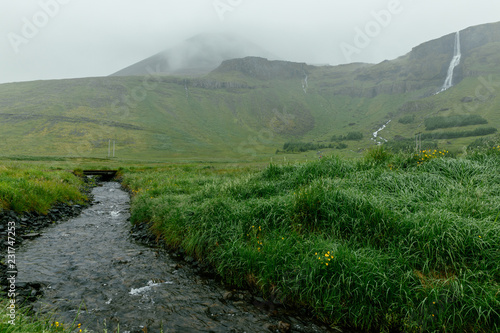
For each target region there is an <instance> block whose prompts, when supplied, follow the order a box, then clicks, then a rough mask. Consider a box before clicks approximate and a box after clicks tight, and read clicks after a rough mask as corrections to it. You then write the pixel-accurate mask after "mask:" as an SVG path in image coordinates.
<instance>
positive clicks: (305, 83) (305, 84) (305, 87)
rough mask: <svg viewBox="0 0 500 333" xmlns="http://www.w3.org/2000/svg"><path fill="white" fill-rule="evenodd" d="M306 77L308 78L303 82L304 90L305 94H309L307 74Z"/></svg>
mask: <svg viewBox="0 0 500 333" xmlns="http://www.w3.org/2000/svg"><path fill="white" fill-rule="evenodd" d="M304 75H305V76H306V77H305V79H304V81H302V90H304V93H305V94H307V88H309V84H308V83H307V78H308V76H307V74H305V73H304Z"/></svg>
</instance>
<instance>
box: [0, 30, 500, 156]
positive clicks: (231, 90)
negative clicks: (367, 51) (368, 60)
mask: <svg viewBox="0 0 500 333" xmlns="http://www.w3.org/2000/svg"><path fill="white" fill-rule="evenodd" d="M476 35H481V39H480V40H481V42H477V38H476V37H477V36H476ZM461 36H462V39H463V43H462V44H463V50H462V54H463V56H462V60H461V63H460V65H459V66H458V67H457V68H456V73H455V76H454V81H455V82H454V83H455V85H454V86H453V87H452V88H451V89H449V90H447V91H445V92H442V93H440V94H438V95H434V94H435V92H437V91H439V90H440V88H441V86H442V84H443V82H444V79H445V77H446V72H447V69H448V66H449V62H450V60H451V58H452V56H453V41H454V34H451V35H448V36H444V37H442V38H440V39H437V40H434V41H430V42H428V43H425V44H423V45H420V46H418V47H416V48H414V49H413V50H412V52H410V53H409V54H407V55H405V56H402V57H400V58H398V59H395V60H393V61H385V62H382V63H380V64H378V65H369V64H351V65H343V66H324V67H314V66H309V65H306V64H300V63H291V62H283V61H267V60H265V59H262V58H251V57H249V58H243V59H234V60H228V61H225V62H223V63H222V65H221V66H220V67H219V68H218V69H216V70H215V71H213V72H211V73H210V74H208V75H206V76H205V77H202V78H183V77H178V76H177V77H169V76H160V75H146V76H129V77H101V78H83V79H71V80H52V81H35V82H25V83H10V84H2V85H0V131H1V133H2V135H1V136H0V155H3V156H13V155H35V156H68V157H82V156H84V157H107V156H108V145H109V142H110V140H111V142H113V141H115V150H116V155H115V156H116V157H119V158H123V159H136V160H191V161H197V160H214V161H233V160H234V161H242V160H243V161H256V160H269V158H271V157H273V156H276V154H275V153H276V151H277V150H278V149H282V147H283V144H284V143H285V142H295V141H301V142H310V143H311V142H313V143H321V144H323V145H325V146H327V147H328V146H329V145H330V144H331V143H332V139H331V138H332V136H334V135H335V136H345V135H346V134H348V133H349V132H358V133H362V134H363V139H362V140H359V141H346V142H345V144H346V145H347V147H346V148H343V149H335V148H332V149H325V153H326V154H328V153H329V152H331V151H335V152H337V153H341V154H344V155H349V156H358V155H359V153H360V152H362V151H363V150H364V149H366V148H369V147H371V146H373V145H375V144H376V143H375V142H374V141H373V140H371V138H372V137H373V132H375V131H377V130H378V129H379V128H381V126H382V125H384V124H386V123H387V127H386V128H385V129H384V130H382V131H381V132H380V133H379V138H378V141H379V142H384V141H383V139H386V140H388V141H389V142H396V141H402V140H403V141H404V138H407V139H414V135H415V134H416V133H420V132H422V133H434V132H445V134H440V135H438V136H437V137H444V138H443V139H436V140H435V142H434V144H437V145H439V147H441V148H444V149H447V150H450V151H453V150H456V151H460V150H461V149H462V148H463V147H464V146H467V145H468V144H470V143H471V142H473V141H474V140H476V139H477V138H478V136H477V135H475V136H470V135H471V134H478V133H479V134H481V133H483V132H482V130H479V131H477V129H478V128H490V130H489V131H490V132H492V131H494V130H492V129H491V128H494V129H498V128H500V112H499V110H500V100H499V99H498V98H497V95H498V91H499V90H500V66H498V64H499V63H500V24H499V23H496V24H489V25H484V26H479V27H473V28H469V29H466V30H464V31H462V32H461ZM471 115H474V116H480V117H481V118H482V119H484V120H485V121H486V122H484V121H483V123H481V124H479V123H477V124H471V125H465V126H464V125H463V124H460V125H461V126H460V127H447V128H439V129H433V130H427V129H426V126H425V122H426V119H427V118H432V117H455V116H464V117H465V116H471ZM389 120H390V122H389V123H388V121H389ZM447 132H453V133H456V132H463V133H461V134H459V136H460V135H462V136H463V135H469V136H467V137H456V135H448V134H446V133H447ZM490 132H488V131H486V132H484V133H490ZM464 133H465V134H464ZM380 137H382V138H383V139H381V138H380ZM435 137H436V136H435ZM111 146H112V145H111ZM332 146H333V147H335V144H333V145H332ZM278 156H280V155H278ZM293 156H295V157H296V158H315V156H316V152H315V151H312V152H306V153H303V154H300V155H293Z"/></svg>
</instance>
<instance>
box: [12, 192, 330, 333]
mask: <svg viewBox="0 0 500 333" xmlns="http://www.w3.org/2000/svg"><path fill="white" fill-rule="evenodd" d="M92 195H93V197H94V201H93V203H92V205H91V206H90V207H89V208H87V209H85V210H83V212H82V214H81V215H80V216H78V217H76V218H73V219H71V220H69V221H66V222H62V223H59V224H54V225H52V226H50V227H48V228H47V229H45V231H44V233H43V234H42V236H41V237H39V238H36V239H34V240H29V241H26V242H25V243H24V244H23V246H22V247H21V248H20V249H19V251H18V253H17V263H18V264H17V268H18V271H19V273H18V281H19V282H21V283H22V282H26V283H34V282H37V283H38V282H39V283H41V284H42V285H44V286H46V287H45V288H44V289H43V292H44V294H43V296H42V297H41V298H40V299H38V300H37V301H36V302H35V303H34V304H33V308H34V310H35V311H36V312H38V313H43V314H54V317H53V320H54V321H58V322H61V323H64V324H65V325H67V326H70V325H71V323H73V322H74V321H75V322H76V323H81V324H82V327H81V328H82V329H84V330H85V329H87V330H88V331H89V332H96V333H101V332H103V331H104V330H105V329H107V332H118V328H119V332H120V333H139V332H140V333H155V332H161V331H162V330H163V332H330V330H329V329H328V328H327V327H326V326H324V325H322V324H321V323H317V322H315V321H314V320H313V319H310V318H309V317H308V316H307V315H306V314H305V312H304V313H299V312H301V311H294V312H291V311H290V310H287V309H286V308H285V307H284V306H283V305H277V304H274V303H272V302H268V301H266V300H264V299H262V298H261V297H259V296H255V295H251V294H250V293H249V292H245V291H232V290H226V289H225V288H224V287H223V286H222V285H221V284H220V283H218V282H216V281H215V280H214V279H211V278H207V277H202V276H200V275H199V274H197V273H196V272H195V269H194V268H193V267H192V266H191V265H188V264H187V263H185V262H184V261H182V262H181V261H179V260H178V259H176V258H174V255H173V254H170V253H169V252H167V251H164V250H161V249H158V248H151V247H147V246H145V245H143V244H140V243H138V242H136V241H134V240H133V239H132V237H131V236H130V227H131V226H130V222H129V220H128V219H129V217H130V212H129V210H130V198H129V195H128V193H127V192H125V191H123V190H122V189H121V185H120V184H119V183H116V182H105V183H102V184H101V186H98V187H95V188H94V189H93V191H92Z"/></svg>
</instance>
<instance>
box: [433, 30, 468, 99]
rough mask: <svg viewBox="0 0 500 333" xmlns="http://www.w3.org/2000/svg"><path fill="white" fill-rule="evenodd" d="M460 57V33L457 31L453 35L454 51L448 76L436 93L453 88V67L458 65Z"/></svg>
mask: <svg viewBox="0 0 500 333" xmlns="http://www.w3.org/2000/svg"><path fill="white" fill-rule="evenodd" d="M461 57H462V53H461V50H460V32H459V31H457V33H456V35H455V51H454V53H453V58H452V59H451V63H450V67H448V74H447V76H446V80H445V81H444V84H443V87H442V88H441V90H440V91H439V92H438V94H439V93H440V92H443V91H445V90H448V89H450V88H451V87H452V86H453V72H454V71H455V67H457V66H458V65H459V64H460V58H461Z"/></svg>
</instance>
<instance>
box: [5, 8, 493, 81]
mask: <svg viewBox="0 0 500 333" xmlns="http://www.w3.org/2000/svg"><path fill="white" fill-rule="evenodd" d="M498 21H500V1H496V0H307V1H306V0H286V1H285V0H184V1H180V0H176V1H173V0H0V83H6V82H19V81H32V80H47V79H63V78H79V77H95V76H107V75H109V74H111V73H114V72H116V71H118V70H120V69H122V68H125V67H127V66H129V65H131V64H133V63H136V62H138V61H140V60H142V59H145V58H147V57H149V56H152V55H154V54H156V53H158V52H160V51H163V50H165V49H169V48H171V47H175V45H177V44H179V43H181V42H182V41H183V40H186V39H188V38H190V37H193V36H195V35H197V34H200V33H229V34H231V35H236V36H241V37H242V38H245V39H247V40H249V41H251V42H253V43H255V44H257V45H259V46H261V47H262V48H264V49H266V50H268V51H269V52H270V53H271V54H275V55H276V56H277V57H278V58H280V59H282V60H289V61H296V62H307V63H309V64H330V65H337V64H344V63H350V62H369V63H379V62H381V61H384V60H386V59H387V60H391V59H395V58H397V57H399V56H402V55H404V54H406V53H408V52H409V51H411V49H412V48H413V47H415V46H417V45H419V44H421V43H424V42H426V41H429V40H432V39H436V38H439V37H441V36H444V35H447V34H450V33H453V32H455V31H458V30H462V29H465V28H467V27H469V26H474V25H479V24H484V23H491V22H498Z"/></svg>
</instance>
